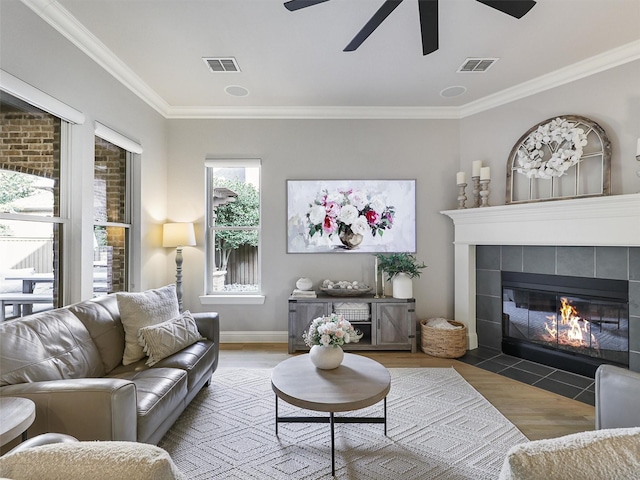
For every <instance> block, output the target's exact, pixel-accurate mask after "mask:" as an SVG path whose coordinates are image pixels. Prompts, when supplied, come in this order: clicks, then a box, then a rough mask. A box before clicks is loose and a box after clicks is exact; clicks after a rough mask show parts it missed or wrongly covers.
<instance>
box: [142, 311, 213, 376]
mask: <svg viewBox="0 0 640 480" xmlns="http://www.w3.org/2000/svg"><path fill="white" fill-rule="evenodd" d="M202 338H203V337H202V335H200V332H199V331H198V325H197V324H196V321H195V320H194V319H193V316H192V315H191V312H189V311H188V310H187V311H185V312H183V313H182V315H180V316H178V317H176V318H172V319H171V320H169V321H167V322H162V323H158V324H156V325H150V326H148V327H142V328H141V329H140V332H138V343H139V344H140V346H141V347H142V349H143V351H144V353H146V354H147V355H148V356H149V360H147V362H146V364H147V365H149V366H152V365H155V364H156V363H158V362H159V361H160V360H162V359H163V358H166V357H168V356H169V355H173V354H174V353H176V352H179V351H180V350H182V349H183V348H185V347H188V346H189V345H192V344H194V343H196V342H197V341H198V340H201V339H202Z"/></svg>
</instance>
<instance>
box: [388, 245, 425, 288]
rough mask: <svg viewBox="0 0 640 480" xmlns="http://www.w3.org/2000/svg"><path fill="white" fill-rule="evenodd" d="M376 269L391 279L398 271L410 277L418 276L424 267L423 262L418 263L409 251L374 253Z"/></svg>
mask: <svg viewBox="0 0 640 480" xmlns="http://www.w3.org/2000/svg"><path fill="white" fill-rule="evenodd" d="M376 258H377V259H378V270H382V271H383V272H384V273H386V274H387V277H388V280H389V281H391V280H392V279H393V277H395V276H396V275H397V274H398V273H406V274H407V275H409V277H410V278H416V277H420V273H421V272H420V270H421V269H423V268H426V267H427V266H426V265H425V264H424V263H419V262H418V260H417V259H416V257H415V255H412V254H411V253H403V252H401V253H390V254H386V255H385V254H382V253H378V254H376Z"/></svg>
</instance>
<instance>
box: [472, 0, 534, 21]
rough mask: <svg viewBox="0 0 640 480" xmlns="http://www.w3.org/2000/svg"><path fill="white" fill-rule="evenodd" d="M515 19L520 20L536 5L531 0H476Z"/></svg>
mask: <svg viewBox="0 0 640 480" xmlns="http://www.w3.org/2000/svg"><path fill="white" fill-rule="evenodd" d="M477 1H478V2H480V3H484V4H485V5H487V6H489V7H491V8H495V9H496V10H500V11H501V12H503V13H506V14H507V15H511V16H512V17H515V18H522V17H524V16H525V15H526V14H527V13H529V10H531V9H532V8H533V6H534V5H535V4H536V2H534V1H533V0H477Z"/></svg>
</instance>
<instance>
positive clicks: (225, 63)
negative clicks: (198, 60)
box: [202, 57, 240, 73]
mask: <svg viewBox="0 0 640 480" xmlns="http://www.w3.org/2000/svg"><path fill="white" fill-rule="evenodd" d="M202 60H204V63H206V64H207V66H208V67H209V70H211V71H212V72H214V73H225V72H228V73H235V72H239V71H240V67H239V66H238V62H236V59H235V58H233V57H205V58H203V59H202Z"/></svg>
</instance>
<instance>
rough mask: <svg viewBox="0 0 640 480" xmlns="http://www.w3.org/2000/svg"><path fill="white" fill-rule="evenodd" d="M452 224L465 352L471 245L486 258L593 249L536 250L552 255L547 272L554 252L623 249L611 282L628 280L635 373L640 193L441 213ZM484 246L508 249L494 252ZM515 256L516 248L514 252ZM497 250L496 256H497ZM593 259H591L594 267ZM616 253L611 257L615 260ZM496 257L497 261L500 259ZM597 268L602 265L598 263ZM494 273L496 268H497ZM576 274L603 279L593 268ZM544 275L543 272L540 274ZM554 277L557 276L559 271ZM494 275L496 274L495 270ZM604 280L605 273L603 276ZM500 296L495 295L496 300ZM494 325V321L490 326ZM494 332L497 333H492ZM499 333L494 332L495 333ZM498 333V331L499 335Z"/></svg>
mask: <svg viewBox="0 0 640 480" xmlns="http://www.w3.org/2000/svg"><path fill="white" fill-rule="evenodd" d="M441 213H442V214H444V215H447V216H448V217H450V218H451V219H452V220H453V222H454V228H455V233H454V262H455V287H454V289H455V319H456V320H457V321H460V322H464V323H465V324H466V325H467V329H468V341H469V349H475V348H477V347H478V328H477V327H478V322H482V321H483V320H478V319H477V315H476V311H477V310H476V293H478V292H477V291H476V278H477V272H476V253H477V252H476V247H477V246H483V247H482V248H481V249H480V250H481V253H482V254H483V255H484V256H486V255H487V254H488V255H492V254H497V255H504V252H502V250H505V251H508V252H509V254H513V252H514V247H522V249H521V250H522V252H523V256H526V255H527V253H525V252H528V253H529V254H531V253H535V251H536V249H535V248H528V247H595V248H592V249H585V248H579V249H575V251H572V250H573V249H564V248H560V249H559V248H555V249H553V248H551V249H540V250H539V251H540V253H543V254H544V255H546V256H547V257H548V256H551V257H553V262H554V263H553V264H552V265H551V266H547V268H555V269H559V265H562V263H561V262H559V261H560V259H559V258H558V253H557V252H558V251H561V253H567V252H569V255H570V256H578V257H579V255H580V254H586V255H587V257H588V256H589V255H590V252H591V251H593V252H594V253H595V252H598V251H600V253H602V254H603V255H602V256H601V257H602V258H606V255H607V254H611V253H613V252H614V251H613V250H610V249H598V248H597V247H626V248H624V251H626V252H628V255H627V271H626V272H624V273H622V274H620V273H618V274H615V275H616V276H615V277H614V278H620V277H621V276H624V275H627V277H625V278H628V280H629V350H630V351H629V368H630V369H631V370H635V371H640V271H639V270H640V194H628V195H612V196H607V197H593V198H581V199H569V200H556V201H548V202H540V203H523V204H512V205H500V206H495V207H484V208H471V209H461V210H447V211H443V212H441ZM484 246H495V247H504V246H509V248H506V249H505V248H501V249H496V250H500V251H493V252H492V251H491V248H488V247H484ZM515 251H516V252H518V251H519V249H517V248H515ZM501 252H502V253H501ZM595 257H597V255H593V257H592V258H593V259H594V260H593V261H594V266H596V265H597V263H598V262H596V258H595ZM619 257H620V252H616V253H615V254H614V255H613V258H619ZM499 258H501V261H502V257H499ZM600 264H603V262H602V261H601V262H600ZM498 270H499V269H498ZM593 272H594V273H593V274H591V273H589V271H588V270H586V271H585V272H584V273H583V274H582V275H581V276H598V277H603V275H601V274H600V273H598V272H596V271H595V268H594V269H593ZM545 273H546V272H545ZM553 273H554V274H561V272H559V271H555V272H553ZM498 274H499V272H498ZM604 277H606V275H604ZM499 295H500V294H498V296H499ZM499 322H500V319H499V318H498V319H497V321H496V325H497V324H498V323H499ZM496 330H497V329H496ZM497 332H500V330H497ZM499 334H500V333H498V335H499Z"/></svg>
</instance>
